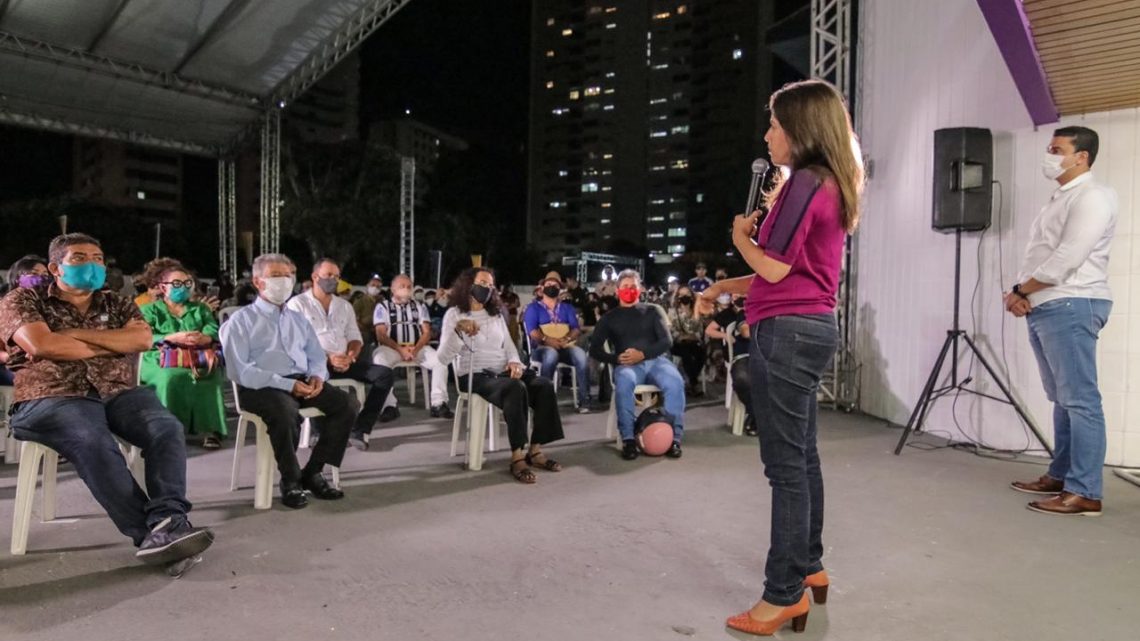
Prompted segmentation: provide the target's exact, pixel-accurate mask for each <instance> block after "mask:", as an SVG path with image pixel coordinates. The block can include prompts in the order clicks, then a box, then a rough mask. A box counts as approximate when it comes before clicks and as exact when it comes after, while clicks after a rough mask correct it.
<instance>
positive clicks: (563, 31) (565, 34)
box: [562, 29, 574, 36]
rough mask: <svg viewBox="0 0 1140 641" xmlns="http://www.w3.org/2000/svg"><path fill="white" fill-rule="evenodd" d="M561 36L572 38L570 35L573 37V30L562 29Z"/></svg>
mask: <svg viewBox="0 0 1140 641" xmlns="http://www.w3.org/2000/svg"><path fill="white" fill-rule="evenodd" d="M562 35H564V36H572V35H574V30H573V29H563V30H562Z"/></svg>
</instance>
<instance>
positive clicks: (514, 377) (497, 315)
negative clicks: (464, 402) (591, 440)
mask: <svg viewBox="0 0 1140 641" xmlns="http://www.w3.org/2000/svg"><path fill="white" fill-rule="evenodd" d="M451 292H452V303H453V305H454V306H453V307H452V308H451V309H449V310H447V314H446V315H445V316H444V317H443V333H442V334H441V338H440V341H439V354H440V358H441V359H443V360H444V361H445V362H450V361H451V360H453V359H456V358H458V360H457V361H456V365H455V366H456V368H457V372H456V373H458V374H459V375H460V379H459V387H460V389H463V390H467V389H468V388H469V386H470V389H471V390H472V391H473V392H474V393H475V394H478V395H479V396H482V397H483V398H485V399H487V402H488V403H490V404H492V405H494V406H495V407H498V408H500V409H502V410H503V419H504V420H505V421H506V422H507V436H508V438H509V439H510V442H511V464H510V467H509V470H510V473H511V476H513V477H514V478H515V480H516V481H518V482H519V483H525V484H532V483H535V482H537V481H538V477H537V476H535V473H534V470H533V469H531V468H532V466H533V467H537V468H541V469H543V470H546V471H549V472H559V471H561V470H562V466H561V465H560V464H559V463H558V462H557V461H555V460H554V459H552V458H549V457H548V456H546V453H545V452H543V451H542V446H543V445H546V444H547V443H552V442H554V441H557V440H560V439H562V438H563V434H562V419H561V417H559V416H558V399H557V398H556V397H555V395H554V384H553V383H551V382H550V380H549V379H547V378H544V377H542V376H539V375H538V374H536V373H535V372H534V371H533V370H529V369H527V368H526V366H524V365H523V363H522V360H520V359H519V353H518V349H517V348H516V347H515V344H514V343H513V342H512V341H511V339H510V335H509V333H508V332H507V323H506V320H505V319H504V318H503V316H502V307H501V306H502V301H500V300H499V297H498V295H497V294H496V292H495V275H494V273H492V272H491V271H490V270H489V269H487V268H484V267H471V268H469V269H467V270H465V271H464V272H463V273H462V274H460V275H459V278H457V279H456V281H455V284H454V285H453V286H452V289H451ZM528 406H529V407H530V409H531V410H532V411H533V412H534V421H533V425H534V428H533V432H531V433H530V434H529V435H528V434H527V422H528V421H527V407H528Z"/></svg>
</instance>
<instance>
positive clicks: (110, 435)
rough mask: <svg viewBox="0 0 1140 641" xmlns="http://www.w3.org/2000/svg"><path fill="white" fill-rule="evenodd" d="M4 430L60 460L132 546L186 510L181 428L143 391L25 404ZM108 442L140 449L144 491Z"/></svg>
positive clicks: (17, 408)
mask: <svg viewBox="0 0 1140 641" xmlns="http://www.w3.org/2000/svg"><path fill="white" fill-rule="evenodd" d="M11 426H12V431H13V432H14V433H15V435H16V438H18V439H20V440H23V441H32V442H35V443H40V444H42V445H46V446H48V447H50V448H51V449H53V450H55V451H56V452H59V454H60V456H65V457H67V459H68V460H69V461H71V463H72V464H73V465H74V466H75V471H76V473H78V474H79V478H81V479H83V482H84V483H85V484H87V488H88V489H90V490H91V494H92V495H93V496H94V497H95V500H96V501H98V502H99V505H101V506H103V509H104V510H105V511H106V512H107V516H109V517H111V520H112V521H113V522H114V523H115V527H117V528H119V531H120V532H122V533H123V534H125V535H127V536H129V537H130V538H131V540H132V541H134V543H135V545H138V544H140V543H142V540H143V538H145V537H146V535H147V533H149V531H150V529H151V528H152V527H154V526H155V525H156V524H157V523H159V522H160V521H162V520H163V519H165V518H166V517H180V516H181V517H184V516H185V515H186V513H187V512H189V511H190V507H191V506H190V501H187V500H186V441H185V437H184V436H183V434H182V424H181V423H179V422H178V419H177V418H175V417H174V415H173V414H171V413H170V412H169V411H168V410H167V409H166V408H165V407H163V406H162V403H160V402H159V400H158V397H157V396H155V395H154V390H152V389H151V388H149V387H136V388H134V389H129V390H127V391H125V392H122V393H121V394H117V395H115V396H112V397H111V398H107V399H100V398H99V397H98V396H96V395H90V396H71V397H52V398H40V399H36V400H34V401H24V402H22V403H17V404H16V406H15V407H14V408H13V413H12V420H11ZM115 436H118V437H119V438H121V439H123V440H124V441H126V442H127V443H130V444H131V445H136V446H138V447H139V448H140V449H141V450H142V457H143V459H144V460H145V461H146V492H143V490H142V488H140V487H139V486H138V483H136V482H135V479H134V477H133V476H131V472H130V470H129V469H127V462H126V460H125V459H124V458H123V454H122V452H121V451H120V450H119V444H118V443H117V442H116V441H115V438H114V437H115ZM148 496H149V498H148Z"/></svg>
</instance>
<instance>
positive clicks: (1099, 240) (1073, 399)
mask: <svg viewBox="0 0 1140 641" xmlns="http://www.w3.org/2000/svg"><path fill="white" fill-rule="evenodd" d="M1098 144H1099V143H1098V139H1097V134H1096V132H1095V131H1093V130H1092V129H1089V128H1087V127H1062V128H1061V129H1058V130H1056V131H1054V132H1053V139H1052V140H1051V141H1050V142H1049V147H1048V148H1047V149H1046V154H1045V158H1044V159H1043V161H1042V166H1041V169H1042V172H1043V173H1044V174H1045V177H1046V178H1048V179H1050V180H1055V181H1057V183H1058V184H1059V185H1060V187H1058V188H1057V190H1056V191H1054V192H1053V196H1052V197H1051V198H1050V199H1049V202H1048V203H1047V204H1046V205H1045V207H1044V208H1042V209H1041V213H1040V214H1038V215H1037V218H1036V219H1035V220H1034V221H1033V228H1032V231H1031V232H1030V237H1029V245H1028V246H1027V247H1026V249H1025V258H1024V260H1023V261H1022V263H1021V272H1020V273H1019V274H1018V277H1017V284H1016V285H1014V286H1013V289H1012V291H1010V292H1009V293H1007V294H1006V295H1005V306H1006V309H1007V310H1008V311H1009V312H1010V313H1012V314H1013V315H1014V316H1017V317H1019V318H1020V317H1026V319H1027V322H1028V325H1029V343H1030V345H1031V346H1032V347H1033V353H1034V354H1035V355H1036V356H1037V365H1038V369H1040V371H1041V381H1042V383H1043V384H1044V386H1045V393H1046V395H1047V396H1048V397H1049V400H1050V401H1052V402H1053V441H1054V448H1055V451H1054V453H1053V463H1052V464H1051V465H1050V466H1049V471H1048V472H1046V473H1045V474H1044V475H1043V476H1041V477H1040V478H1038V479H1037V480H1035V481H1015V482H1014V483H1013V484H1012V487H1013V489H1015V490H1018V491H1020V492H1026V493H1029V494H1041V495H1046V498H1042V499H1041V500H1037V501H1033V502H1032V503H1030V504H1029V505H1028V507H1029V509H1031V510H1033V511H1036V512H1041V513H1044V514H1064V515H1084V516H1100V513H1101V498H1102V491H1103V487H1102V486H1103V471H1102V468H1103V466H1104V455H1105V422H1104V410H1103V408H1102V406H1101V397H1100V389H1099V388H1098V387H1097V374H1096V341H1097V337H1098V336H1099V334H1100V330H1101V329H1102V328H1103V327H1104V325H1105V323H1106V322H1108V314H1109V312H1110V311H1112V292H1111V290H1109V288H1108V252H1109V247H1110V246H1111V245H1112V236H1113V234H1114V233H1115V231H1116V214H1117V212H1116V209H1117V199H1116V192H1115V191H1114V190H1113V189H1112V188H1111V187H1108V186H1107V185H1104V184H1103V183H1100V182H1098V181H1097V180H1096V179H1095V178H1094V177H1093V175H1092V174H1091V173H1090V169H1091V167H1092V165H1093V163H1094V162H1096V154H1097V147H1098Z"/></svg>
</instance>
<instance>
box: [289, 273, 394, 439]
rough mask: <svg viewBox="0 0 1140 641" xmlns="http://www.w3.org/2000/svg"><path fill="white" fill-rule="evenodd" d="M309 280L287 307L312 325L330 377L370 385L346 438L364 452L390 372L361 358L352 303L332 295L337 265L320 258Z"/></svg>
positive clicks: (388, 385) (361, 345) (386, 391)
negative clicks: (304, 288)
mask: <svg viewBox="0 0 1140 641" xmlns="http://www.w3.org/2000/svg"><path fill="white" fill-rule="evenodd" d="M310 278H311V280H312V283H313V286H312V287H311V288H309V290H308V291H306V292H305V293H303V294H299V295H297V296H294V297H293V298H291V299H289V302H288V303H286V306H287V307H288V308H289V309H291V310H293V311H295V312H299V313H300V314H301V315H302V316H304V317H305V319H306V320H308V321H309V324H310V325H312V326H313V330H314V331H316V333H317V340H319V341H320V343H321V349H323V350H325V354H326V355H327V356H328V368H329V376H331V377H332V378H350V379H352V380H354V381H360V382H361V383H365V384H366V385H369V386H371V387H370V388H369V390H368V394H367V395H366V396H365V397H364V406H363V407H362V408H361V409H360V414H358V415H357V417H356V423H355V424H354V425H353V426H352V432H351V434H350V435H349V437H348V442H349V443H350V444H352V446H353V447H355V448H356V449H358V450H367V449H368V437H369V435H370V434H372V426H373V425H374V424H375V423H376V418H377V417H378V416H380V410H381V408H383V407H384V400H385V399H386V398H388V394H389V392H391V391H392V381H393V378H392V369H391V368H390V367H387V366H385V365H374V364H373V363H371V362H370V360H371V359H368V358H364V359H361V358H360V351H361V350H362V349H364V337H363V336H362V335H361V333H360V328H359V327H358V326H357V323H356V313H355V311H354V310H353V308H352V304H351V303H349V302H348V301H346V300H345V299H343V298H341V297H340V296H336V295H335V294H336V289H337V285H338V284H339V283H340V265H339V264H337V262H336V261H335V260H333V259H332V258H322V259H320V260H318V261H317V262H316V264H314V265H313V273H312V275H311V276H310ZM319 425H320V419H315V420H314V427H317V426H319Z"/></svg>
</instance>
